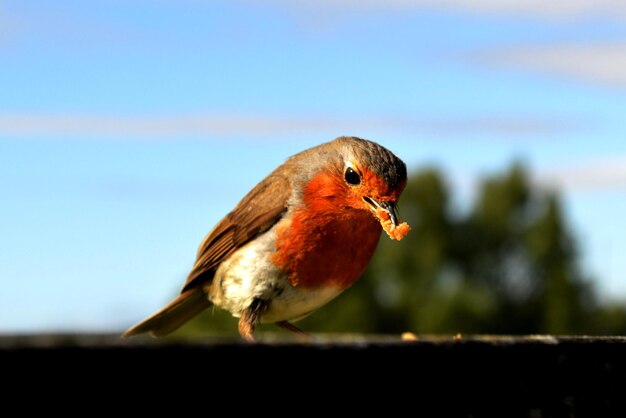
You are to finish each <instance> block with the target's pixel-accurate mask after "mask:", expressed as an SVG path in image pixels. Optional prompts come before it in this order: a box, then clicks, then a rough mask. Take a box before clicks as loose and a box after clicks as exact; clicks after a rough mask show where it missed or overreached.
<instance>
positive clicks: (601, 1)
mask: <svg viewBox="0 0 626 418" xmlns="http://www.w3.org/2000/svg"><path fill="white" fill-rule="evenodd" d="M272 2H273V3H279V4H281V5H285V6H288V7H300V8H301V7H306V8H310V9H320V8H326V9H335V10H338V9H339V10H340V9H344V10H353V11H358V10H362V11H370V10H371V11H399V12H402V11H407V10H417V9H424V8H429V9H436V10H444V11H462V12H472V13H477V14H487V15H489V14H500V15H502V14H505V15H515V16H525V17H535V18H548V19H559V20H560V19H582V18H586V17H596V16H601V17H611V18H620V19H626V2H624V1H623V0H595V1H590V0H550V1H545V0H304V1H299V2H292V1H291V0H288V1H286V0H273V1H272Z"/></svg>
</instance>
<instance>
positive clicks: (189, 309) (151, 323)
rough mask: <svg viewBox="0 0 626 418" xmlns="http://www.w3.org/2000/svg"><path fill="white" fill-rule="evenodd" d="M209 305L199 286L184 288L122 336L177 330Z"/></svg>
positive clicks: (159, 335)
mask: <svg viewBox="0 0 626 418" xmlns="http://www.w3.org/2000/svg"><path fill="white" fill-rule="evenodd" d="M209 306H211V302H209V300H208V299H207V295H206V294H205V293H204V292H203V291H202V289H201V288H192V289H188V290H185V291H184V292H183V293H181V294H180V295H179V296H178V297H177V298H176V299H174V300H173V301H171V302H170V303H169V304H168V305H167V306H166V307H164V308H163V309H161V310H160V311H158V312H157V313H155V314H153V315H152V316H150V317H148V318H146V319H144V320H143V321H141V322H140V323H138V324H137V325H135V326H134V327H132V328H130V329H129V330H128V331H126V332H125V333H124V334H123V335H122V336H123V337H125V338H126V337H132V336H133V335H137V334H142V333H144V332H150V334H152V335H153V336H154V337H162V336H164V335H167V334H169V333H171V332H173V331H175V330H177V329H178V328H179V327H180V326H181V325H183V324H184V323H185V322H187V321H189V320H190V319H191V318H193V317H194V316H196V315H198V314H199V313H200V312H202V311H203V310H204V309H206V308H208V307H209Z"/></svg>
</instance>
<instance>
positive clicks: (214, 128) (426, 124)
mask: <svg viewBox="0 0 626 418" xmlns="http://www.w3.org/2000/svg"><path fill="white" fill-rule="evenodd" d="M584 127H585V125H584V124H581V123H580V121H572V120H553V119H549V118H546V119H541V118H532V117H531V118H510V117H499V116H497V115H494V116H486V117H483V118H471V119H462V118H459V119H443V118H442V119H437V118H431V119H425V118H422V119H418V118H402V117H387V116H376V115H365V116H362V117H350V116H341V115H338V116H334V117H328V116H319V115H312V116H309V117H297V116H289V115H242V114H204V115H166V116H111V115H72V114H0V136H5V137H29V136H39V137H42V136H44V137H45V136H47V137H59V136H61V137H71V138H89V137H129V136H130V137H172V136H184V135H192V136H234V135H249V136H268V135H289V134H298V133H315V132H329V133H331V134H335V135H341V134H362V133H367V132H368V131H374V132H381V131H382V132H396V133H397V132H400V133H409V134H416V135H424V134H426V135H439V136H444V137H445V136H452V137H454V136H466V135H497V136H502V137H511V136H534V135H538V134H544V133H550V134H566V133H570V132H571V131H573V130H580V129H582V128H584Z"/></svg>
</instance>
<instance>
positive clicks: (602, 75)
mask: <svg viewBox="0 0 626 418" xmlns="http://www.w3.org/2000/svg"><path fill="white" fill-rule="evenodd" d="M624 4H626V2H625V3H624ZM479 59H480V60H482V61H483V62H486V63H488V64H491V65H497V66H505V67H513V68H520V69H525V70H532V71H540V72H546V73H550V74H553V75H557V76H560V77H568V78H572V79H577V80H583V81H586V82H592V83H597V84H605V85H609V86H614V87H620V88H624V87H626V42H622V43H586V44H554V45H537V46H532V47H531V46H522V47H516V46H511V47H509V48H507V49H506V50H504V49H503V50H498V51H493V52H486V53H484V54H482V56H481V58H479Z"/></svg>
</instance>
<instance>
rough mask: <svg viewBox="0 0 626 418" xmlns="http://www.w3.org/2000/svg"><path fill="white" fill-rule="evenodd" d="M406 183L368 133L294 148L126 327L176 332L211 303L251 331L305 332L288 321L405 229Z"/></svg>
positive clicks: (242, 330)
mask: <svg viewBox="0 0 626 418" xmlns="http://www.w3.org/2000/svg"><path fill="white" fill-rule="evenodd" d="M406 184H407V169H406V164H405V163H404V162H403V161H402V160H401V159H400V158H399V157H397V156H396V155H395V154H393V153H392V152H391V151H389V150H388V149H386V148H385V147H383V146H381V145H379V144H378V143H376V142H374V141H370V140H367V139H361V138H358V137H350V136H343V137H339V138H336V139H334V140H332V141H329V142H326V143H322V144H320V145H317V146H314V147H312V148H309V149H306V150H304V151H302V152H300V153H297V154H295V155H293V156H291V157H290V158H288V159H287V160H286V161H285V162H284V163H283V164H281V165H280V166H279V167H278V168H276V169H275V170H274V171H273V172H271V173H270V174H269V175H268V176H267V177H265V178H264V179H263V180H261V182H260V183H258V184H257V185H256V186H255V187H254V188H253V189H252V190H251V191H250V192H249V193H248V194H247V195H245V197H244V198H243V199H242V200H241V201H240V202H239V203H238V204H237V205H236V207H235V208H234V209H233V210H232V211H231V212H230V213H228V214H227V215H226V216H225V217H224V218H223V219H222V220H221V221H219V222H218V223H217V225H216V226H215V227H214V228H213V229H212V230H211V231H210V232H209V233H208V235H207V236H206V237H205V238H204V240H203V241H202V242H201V244H200V246H199V248H198V253H197V258H196V261H195V264H194V265H193V267H192V269H191V271H190V272H189V275H188V276H187V279H186V281H185V283H184V286H183V287H182V289H181V291H180V294H179V295H178V297H176V298H175V299H174V300H172V301H171V302H170V303H169V304H168V305H167V306H165V307H164V308H162V309H161V310H159V311H158V312H156V313H155V314H153V315H152V316H150V317H148V318H146V319H145V320H143V321H141V322H140V323H138V324H137V325H135V326H133V327H132V328H130V329H129V330H127V331H126V332H125V333H124V334H123V336H124V337H129V336H133V335H137V334H141V333H145V332H149V333H150V334H152V335H153V336H155V337H159V336H164V335H167V334H170V333H171V332H173V331H175V330H176V329H178V328H179V327H180V326H182V325H183V324H184V323H185V322H187V321H188V320H189V319H191V318H193V317H194V316H196V315H197V314H199V313H200V312H201V311H203V310H204V309H206V308H208V307H210V306H215V307H218V308H222V309H225V310H226V311H229V312H230V313H231V314H232V315H233V316H235V317H238V318H239V322H238V331H239V334H240V335H241V337H242V338H243V339H244V340H246V341H250V342H253V341H255V337H254V330H255V327H256V326H257V324H259V323H275V324H277V325H278V326H280V327H282V328H285V329H288V330H290V331H292V332H294V333H298V334H303V335H308V334H306V333H305V332H304V331H302V330H301V329H300V328H298V327H297V326H295V325H294V324H293V323H292V322H296V321H297V320H299V319H302V318H304V317H306V316H308V315H309V314H311V313H312V312H313V311H315V310H317V309H318V308H320V307H321V306H323V305H324V304H326V303H327V302H329V301H330V300H332V299H334V298H335V297H337V296H338V295H339V294H341V293H342V292H343V291H344V290H346V289H347V288H349V287H350V286H351V285H352V284H353V283H354V282H355V281H356V280H357V279H358V278H359V277H360V276H361V275H362V273H363V272H364V270H365V268H366V266H367V265H368V263H369V261H370V259H371V258H372V256H373V254H374V251H375V249H376V246H377V245H378V242H379V239H380V236H381V233H382V231H383V230H385V231H386V232H387V234H388V235H389V237H390V238H392V239H396V240H400V239H402V238H403V237H404V235H406V233H408V231H409V229H410V227H409V226H408V224H406V223H405V222H403V223H401V222H400V221H399V218H398V212H397V202H398V199H399V197H400V194H401V193H402V191H403V189H404V188H405V186H406Z"/></svg>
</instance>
